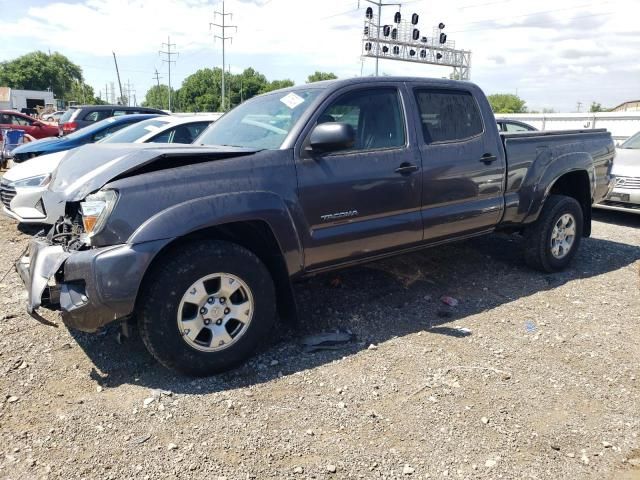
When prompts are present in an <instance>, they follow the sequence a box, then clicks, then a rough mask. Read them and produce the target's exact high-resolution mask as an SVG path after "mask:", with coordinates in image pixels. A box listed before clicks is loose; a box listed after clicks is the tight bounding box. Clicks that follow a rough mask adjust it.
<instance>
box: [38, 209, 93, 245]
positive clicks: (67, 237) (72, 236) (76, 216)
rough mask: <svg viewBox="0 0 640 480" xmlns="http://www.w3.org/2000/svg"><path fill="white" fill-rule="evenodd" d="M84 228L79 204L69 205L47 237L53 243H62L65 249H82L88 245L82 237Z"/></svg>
mask: <svg viewBox="0 0 640 480" xmlns="http://www.w3.org/2000/svg"><path fill="white" fill-rule="evenodd" d="M83 233H84V228H83V226H82V217H81V215H80V209H79V207H78V205H73V206H69V205H68V206H67V211H66V213H65V216H64V217H60V218H59V219H58V221H57V222H56V223H55V224H54V225H53V228H52V229H51V230H50V231H49V234H48V235H47V239H48V240H49V241H50V242H51V243H52V244H53V245H62V246H63V247H64V248H65V250H81V249H82V248H83V247H85V246H86V243H85V242H84V240H83V239H82V234H83Z"/></svg>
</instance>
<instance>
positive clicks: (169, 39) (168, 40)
mask: <svg viewBox="0 0 640 480" xmlns="http://www.w3.org/2000/svg"><path fill="white" fill-rule="evenodd" d="M167 51H168V52H169V111H171V37H169V36H167Z"/></svg>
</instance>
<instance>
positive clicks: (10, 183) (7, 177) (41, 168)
mask: <svg viewBox="0 0 640 480" xmlns="http://www.w3.org/2000/svg"><path fill="white" fill-rule="evenodd" d="M218 118H220V114H211V115H190V116H161V117H155V118H150V119H148V120H143V121H142V122H138V123H135V124H133V125H131V126H130V127H126V128H123V129H122V130H119V131H117V132H115V133H114V134H112V135H110V136H109V137H107V138H105V139H104V140H101V141H100V142H99V143H192V142H193V141H194V140H195V139H196V138H197V137H198V136H199V135H200V133H201V132H202V131H203V130H204V129H205V128H207V127H208V126H209V124H211V123H212V122H214V121H216V120H217V119H218ZM80 148H82V147H80ZM72 152H73V150H69V151H66V152H57V153H51V154H49V155H41V156H39V157H35V158H32V159H31V160H27V161H26V162H22V163H19V164H17V165H15V166H14V167H13V168H11V169H10V170H9V171H8V172H6V173H5V174H4V176H3V177H2V180H0V200H1V201H2V204H3V210H2V211H3V213H4V214H5V215H8V216H9V217H11V218H14V219H15V220H17V221H18V222H20V223H36V224H39V223H44V224H50V225H52V224H54V223H55V222H56V220H58V218H59V217H61V216H63V215H64V205H65V202H64V199H59V198H54V195H53V194H52V192H49V191H48V190H47V185H48V184H49V182H50V181H51V175H52V173H53V172H54V170H55V169H56V168H57V167H58V165H59V163H60V162H61V161H62V159H63V158H64V157H66V156H67V155H70V154H72Z"/></svg>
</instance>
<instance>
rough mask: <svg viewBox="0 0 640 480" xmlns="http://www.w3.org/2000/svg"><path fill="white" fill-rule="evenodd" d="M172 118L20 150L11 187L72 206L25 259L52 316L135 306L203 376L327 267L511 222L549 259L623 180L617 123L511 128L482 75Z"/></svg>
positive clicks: (530, 252)
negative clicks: (23, 156) (616, 164)
mask: <svg viewBox="0 0 640 480" xmlns="http://www.w3.org/2000/svg"><path fill="white" fill-rule="evenodd" d="M74 118H75V119H77V118H78V117H74ZM82 118H83V119H84V116H82ZM162 118H163V117H154V118H148V119H146V120H143V121H141V122H139V123H136V124H134V125H131V126H129V127H126V128H123V129H122V130H120V131H118V132H116V133H114V134H113V135H112V136H111V137H108V138H107V139H105V140H102V141H99V142H97V143H95V144H88V145H84V146H81V147H79V148H75V149H72V150H69V151H67V152H58V153H53V154H52V155H59V157H55V158H54V159H53V160H50V161H51V163H50V164H47V165H48V166H47V168H45V169H40V170H39V168H40V167H35V165H36V164H39V163H36V162H43V161H44V159H45V158H46V157H50V158H51V156H52V155H41V156H39V157H36V158H33V159H30V160H27V161H26V162H24V163H23V164H19V165H18V167H17V168H24V169H25V170H28V169H31V168H32V167H31V164H33V165H34V167H33V169H31V170H30V173H28V174H26V175H30V176H28V177H27V178H24V179H23V181H24V184H21V186H19V187H16V183H15V182H16V179H15V177H12V176H11V175H10V176H9V178H8V179H7V182H8V183H3V184H2V199H3V202H5V207H7V205H8V207H7V209H8V210H10V211H12V212H13V213H14V215H18V214H19V215H23V213H22V212H23V211H22V210H21V211H20V212H16V211H15V210H18V207H19V208H25V210H24V212H25V213H24V215H27V213H28V215H35V214H36V213H34V212H33V211H34V210H35V211H37V212H39V214H40V215H41V218H46V219H47V221H54V224H53V227H52V228H51V229H50V230H49V232H48V234H47V235H46V236H38V237H36V238H34V239H33V240H32V241H31V243H30V247H29V252H28V254H26V255H25V256H24V257H23V258H21V259H20V261H19V262H18V264H17V270H18V272H19V273H20V276H21V277H22V279H23V281H24V283H25V285H26V288H27V291H28V301H27V309H28V311H29V312H30V314H31V315H32V316H33V317H34V318H36V319H40V320H41V321H44V319H43V318H42V317H41V316H40V313H39V310H40V309H43V308H44V309H51V310H57V311H60V313H61V318H62V321H63V322H64V323H65V324H66V325H67V326H69V327H71V328H76V329H79V330H83V331H88V332H92V331H96V330H98V329H100V328H101V327H103V326H105V325H107V324H109V323H111V322H114V321H121V322H124V324H126V322H129V321H136V322H137V325H138V330H139V332H140V335H141V338H142V340H143V342H144V344H145V345H146V346H147V348H148V350H149V352H150V353H151V354H152V355H153V356H154V357H155V358H156V359H157V360H158V361H159V362H160V363H162V364H163V365H165V366H167V367H169V368H172V369H174V370H177V371H179V372H182V373H186V374H190V375H208V374H212V373H215V372H219V371H223V370H226V369H229V368H231V367H233V366H234V365H237V364H238V363H239V362H242V361H244V360H245V359H247V358H248V357H249V356H250V355H251V354H252V353H253V352H254V350H255V349H256V347H257V346H258V345H260V344H261V343H263V342H264V340H265V338H267V337H268V336H269V334H270V332H271V331H272V329H273V325H274V320H275V316H276V312H278V313H279V314H280V315H281V316H283V317H289V318H295V316H296V314H297V312H296V303H295V299H294V296H293V283H292V282H293V281H295V280H297V279H300V278H303V277H305V276H308V275H313V274H315V273H317V272H322V271H327V270H331V269H336V268H341V267H344V266H348V265H354V264H357V263H362V262H365V261H370V260H375V259H379V258H382V257H385V256H389V255H393V254H397V253H402V252H407V251H411V250H415V249H418V248H424V247H428V246H435V245H440V244H443V243H447V242H452V241H457V240H461V239H465V238H469V237H472V236H477V235H483V234H487V233H490V232H494V231H502V232H506V233H519V234H522V236H523V244H524V247H525V248H524V258H525V260H526V262H527V264H528V265H530V266H531V267H533V268H536V269H538V270H542V271H544V272H555V271H559V270H562V269H563V268H565V267H566V266H567V265H568V264H569V263H570V262H571V260H572V259H573V258H574V256H575V254H576V252H577V250H578V248H579V246H580V242H581V239H582V238H583V237H586V236H589V235H590V232H591V208H592V204H593V203H594V202H599V201H601V200H603V199H604V198H605V197H606V196H607V194H609V193H610V191H611V188H612V178H611V168H612V164H613V159H614V155H615V145H614V143H613V140H612V138H611V135H610V134H609V133H608V132H607V131H605V130H579V131H563V132H535V131H527V132H521V133H500V132H499V128H498V124H497V122H496V119H495V117H494V116H493V113H492V112H491V108H490V106H489V103H488V101H487V99H486V97H485V96H484V94H483V93H482V91H481V90H480V89H479V88H478V87H477V86H475V85H473V84H471V83H468V82H456V81H451V80H435V79H422V78H405V77H375V78H367V77H362V78H357V79H349V80H336V81H330V82H319V83H314V84H308V85H303V86H298V87H292V88H289V89H284V90H278V91H275V92H270V93H267V94H264V95H260V96H257V97H254V98H252V99H250V100H248V101H246V102H244V103H242V104H241V105H239V106H238V107H236V108H235V109H233V110H231V111H230V112H228V113H227V114H225V115H224V116H223V117H221V118H220V119H219V120H217V121H216V122H214V123H212V124H210V125H209V126H208V127H207V128H206V129H205V130H204V131H203V132H202V133H201V134H200V135H199V136H198V137H197V138H196V139H195V140H194V142H193V144H191V145H185V144H182V145H180V144H178V143H176V142H177V141H178V140H180V139H184V140H187V139H190V138H191V137H194V136H195V135H196V134H197V133H198V128H199V127H193V125H192V126H191V127H192V128H191V129H189V128H182V127H186V125H185V124H180V125H173V126H172V127H167V125H160V124H159V123H158V122H160V121H161V120H160V119H162ZM196 118H198V117H196ZM69 120H72V119H71V117H70V118H69ZM96 126H97V124H96ZM165 127H167V128H174V127H175V128H174V129H173V130H172V131H171V132H169V131H168V130H164V131H162V132H161V131H160V129H161V128H165ZM141 130H144V131H146V132H148V133H145V134H144V136H139V137H138V136H137V134H138V133H143V132H142V131H141ZM134 132H135V134H134ZM134 138H135V139H134ZM145 138H146V140H143V139H145ZM117 139H120V140H121V141H122V140H123V139H124V140H126V141H128V142H129V143H126V144H125V143H113V140H117ZM160 140H161V141H162V142H164V143H157V141H160ZM171 141H173V142H174V144H173V145H169V144H167V143H170V142H171ZM131 142H139V143H131ZM38 148H39V147H36V150H34V152H36V153H37V149H38ZM541 152H542V153H541ZM53 164H57V167H56V168H55V170H53V171H51V167H50V165H53ZM10 173H11V172H10ZM12 178H13V180H10V179H12ZM11 182H13V183H11ZM26 184H28V185H26ZM28 188H31V189H33V190H32V192H34V193H33V194H31V196H29V195H30V194H26V193H25V194H22V191H20V192H19V191H18V190H19V189H28ZM19 193H20V195H23V196H22V198H24V199H25V200H24V201H23V200H20V202H16V198H17V196H18V194H19ZM26 199H28V201H27V200H26ZM18 203H19V205H18ZM29 203H30V205H29ZM27 208H30V209H31V211H29V212H27V211H26V209H27ZM53 217H58V218H55V219H54V218H53ZM20 218H22V217H20Z"/></svg>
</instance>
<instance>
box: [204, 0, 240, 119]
mask: <svg viewBox="0 0 640 480" xmlns="http://www.w3.org/2000/svg"><path fill="white" fill-rule="evenodd" d="M216 15H220V17H221V18H222V23H221V24H220V23H215V21H216ZM227 17H229V19H230V20H231V19H232V18H233V14H232V13H225V11H224V1H223V2H222V12H218V11H217V10H216V11H214V12H213V23H209V29H211V28H212V27H218V28H221V29H222V35H216V34H215V33H214V35H213V38H214V40H215V39H216V38H218V39H220V40H222V95H221V96H220V109H221V110H222V111H223V112H224V111H225V108H224V87H225V85H224V77H225V63H224V60H225V59H224V53H225V52H224V49H225V44H226V42H227V40H231V42H233V37H227V36H226V33H227V28H233V29H235V31H236V32H237V31H238V27H237V26H236V25H227V24H226V18H227Z"/></svg>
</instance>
